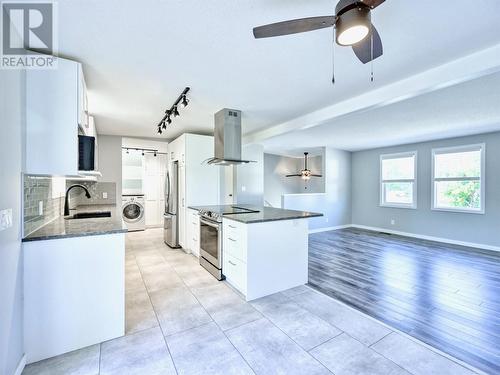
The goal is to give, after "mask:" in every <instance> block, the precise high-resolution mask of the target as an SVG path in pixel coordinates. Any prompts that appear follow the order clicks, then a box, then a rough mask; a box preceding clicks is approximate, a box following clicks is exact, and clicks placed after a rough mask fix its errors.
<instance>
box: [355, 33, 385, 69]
mask: <svg viewBox="0 0 500 375" xmlns="http://www.w3.org/2000/svg"><path fill="white" fill-rule="evenodd" d="M371 32H372V33H373V60H375V59H376V58H378V57H380V56H382V54H383V53H384V51H383V48H382V39H380V35H379V33H378V31H377V29H376V28H375V26H373V25H372V31H371ZM352 50H353V51H354V53H355V54H356V56H357V57H358V59H360V60H361V62H362V63H363V64H366V63H368V62H370V61H372V38H371V35H368V36H367V37H366V38H365V39H363V40H362V41H361V42H359V43H357V44H354V45H353V46H352Z"/></svg>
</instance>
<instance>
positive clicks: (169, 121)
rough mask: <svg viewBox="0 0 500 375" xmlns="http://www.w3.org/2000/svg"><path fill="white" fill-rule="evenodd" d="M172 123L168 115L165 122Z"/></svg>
mask: <svg viewBox="0 0 500 375" xmlns="http://www.w3.org/2000/svg"><path fill="white" fill-rule="evenodd" d="M171 123H172V119H171V118H170V116H168V117H167V124H169V125H170V124H171Z"/></svg>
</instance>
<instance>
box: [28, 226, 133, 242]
mask: <svg viewBox="0 0 500 375" xmlns="http://www.w3.org/2000/svg"><path fill="white" fill-rule="evenodd" d="M127 232H128V230H127V229H126V228H122V229H113V230H108V231H105V232H87V233H72V234H54V235H51V236H40V237H26V238H23V239H22V240H21V242H35V241H50V240H59V239H63V238H77V237H93V236H105V235H107V234H120V233H127Z"/></svg>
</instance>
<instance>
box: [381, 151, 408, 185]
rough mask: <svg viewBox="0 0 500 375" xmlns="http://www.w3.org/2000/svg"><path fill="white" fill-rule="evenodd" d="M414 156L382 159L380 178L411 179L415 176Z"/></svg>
mask: <svg viewBox="0 0 500 375" xmlns="http://www.w3.org/2000/svg"><path fill="white" fill-rule="evenodd" d="M414 168H415V156H408V157H403V158H396V159H382V179H384V180H405V179H408V180H413V179H414V178H415V171H414Z"/></svg>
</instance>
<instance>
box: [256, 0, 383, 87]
mask: <svg viewBox="0 0 500 375" xmlns="http://www.w3.org/2000/svg"><path fill="white" fill-rule="evenodd" d="M384 1H385V0H340V1H339V2H338V3H337V6H336V7H335V14H334V15H332V16H319V17H308V18H299V19H295V20H289V21H283V22H277V23H271V24H269V25H263V26H259V27H255V28H254V29H253V35H254V37H255V38H257V39H260V38H269V37H274V36H281V35H290V34H297V33H303V32H306V31H313V30H318V29H324V28H327V27H333V28H334V29H335V31H334V32H335V41H336V42H337V44H339V45H341V46H351V47H352V49H353V51H354V53H355V54H356V56H357V57H358V59H359V60H360V61H361V62H362V63H363V64H366V63H368V62H370V61H373V60H375V59H376V58H378V57H380V56H382V54H383V48H382V40H381V39H380V35H379V33H378V31H377V29H376V28H375V26H373V24H372V22H371V10H373V9H375V8H376V7H378V6H379V5H380V4H382V3H383V2H384ZM372 81H373V73H372ZM332 83H335V78H334V77H333V78H332Z"/></svg>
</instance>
